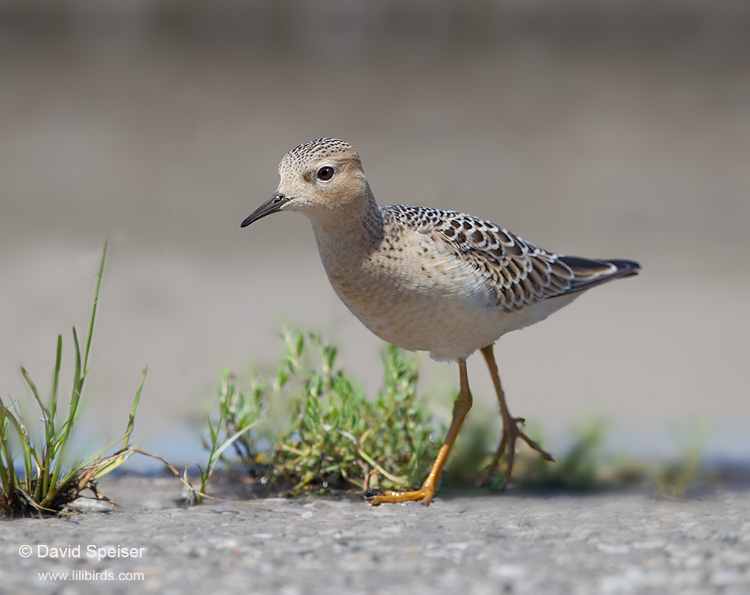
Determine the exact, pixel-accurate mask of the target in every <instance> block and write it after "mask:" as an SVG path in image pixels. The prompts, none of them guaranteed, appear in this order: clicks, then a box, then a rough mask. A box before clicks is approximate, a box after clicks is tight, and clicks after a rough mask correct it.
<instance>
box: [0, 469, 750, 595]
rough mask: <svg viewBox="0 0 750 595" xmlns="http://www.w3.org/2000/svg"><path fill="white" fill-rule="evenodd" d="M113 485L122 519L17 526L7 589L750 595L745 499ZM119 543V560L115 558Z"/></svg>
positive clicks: (6, 528) (0, 568)
mask: <svg viewBox="0 0 750 595" xmlns="http://www.w3.org/2000/svg"><path fill="white" fill-rule="evenodd" d="M100 487H101V488H102V490H103V491H104V492H105V493H106V494H108V495H110V496H112V497H114V498H115V499H117V501H118V503H119V505H120V506H119V508H118V510H117V511H115V512H111V513H87V514H79V513H74V514H71V515H68V516H67V517H66V518H56V519H49V520H44V521H39V520H36V519H23V520H15V521H9V522H5V523H3V526H2V532H1V533H0V559H2V564H0V585H2V588H0V591H2V592H8V593H27V592H48V593H65V594H68V593H89V592H103V591H106V592H113V593H126V592H132V591H136V590H137V591H139V592H146V593H204V592H208V591H210V592H211V593H288V594H307V593H311V594H314V593H325V594H326V595H331V594H334V593H347V594H356V593H384V594H385V593H387V594H389V595H390V594H392V593H394V592H398V591H402V592H416V593H423V592H430V593H459V592H463V593H487V594H495V593H604V594H618V593H660V594H662V593H681V594H682V593H723V594H740V593H749V592H750V499H749V498H748V494H747V492H746V491H744V490H719V491H716V492H713V493H710V494H705V495H702V496H700V497H698V498H692V499H688V500H684V501H672V500H666V499H664V498H661V497H658V496H655V495H653V494H645V493H614V494H601V495H593V496H585V497H582V496H572V495H559V496H539V495H531V496H530V495H518V494H513V493H509V494H506V495H500V494H487V493H486V492H478V493H476V494H462V495H450V494H448V495H443V496H442V497H439V498H438V499H437V500H436V501H435V502H434V503H433V504H432V505H431V506H430V507H429V508H425V507H423V506H420V505H418V504H410V505H399V506H381V507H377V508H375V507H370V506H368V505H367V504H365V503H364V502H362V501H360V500H359V499H354V498H350V499H343V500H341V499H340V500H336V499H302V500H285V499H266V500H245V501H209V502H208V503H206V504H204V505H201V506H196V507H193V508H189V509H185V508H181V507H179V506H178V505H176V504H175V498H176V497H177V496H178V495H179V486H178V485H177V484H176V483H175V482H174V481H172V480H164V479H143V478H136V479H133V478H118V479H113V480H107V481H106V482H105V481H103V482H102V485H101V486H100ZM24 545H26V546H30V547H29V548H27V549H26V550H25V551H24V550H23V549H22V546H24ZM67 547H69V548H70V549H69V550H68V552H67V555H66V557H62V554H65V553H66V552H65V550H64V548H67ZM111 547H114V548H116V549H115V551H114V554H115V556H114V557H109V556H108V555H107V554H111V553H113V552H111V551H110V552H107V551H104V550H103V549H102V548H111ZM52 548H60V549H59V550H57V553H59V554H60V557H57V558H54V557H52V554H53V553H55V550H53V549H52ZM29 552H30V555H29V556H28V557H23V556H22V555H21V554H22V553H29ZM126 553H127V554H128V557H124V554H126ZM44 554H47V555H46V556H45V555H44ZM43 572H50V573H52V572H60V573H66V572H67V573H68V579H67V580H63V579H61V578H59V577H58V578H56V579H55V578H46V579H45V578H43V577H41V576H40V575H39V573H43ZM74 573H75V574H74ZM120 573H123V574H120Z"/></svg>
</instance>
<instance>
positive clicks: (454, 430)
mask: <svg viewBox="0 0 750 595" xmlns="http://www.w3.org/2000/svg"><path fill="white" fill-rule="evenodd" d="M278 172H279V177H280V181H279V185H278V187H277V189H276V192H275V193H274V194H273V195H272V196H271V198H269V199H268V200H267V201H266V202H264V203H263V204H261V205H260V206H259V207H258V208H257V209H256V210H255V211H253V212H252V213H251V214H250V215H248V216H247V217H246V218H245V219H244V221H242V223H241V227H243V228H244V227H247V226H248V225H250V224H252V223H254V222H256V221H258V220H259V219H261V218H263V217H266V216H268V215H271V214H272V213H278V212H285V211H295V212H299V213H302V214H303V215H305V216H306V217H307V218H308V219H309V220H310V222H311V223H312V229H313V233H314V236H315V241H316V243H317V247H318V251H319V253H320V258H321V260H322V263H323V267H324V269H325V271H326V274H327V276H328V279H329V281H330V283H331V285H332V286H333V289H334V291H335V293H336V294H337V295H338V297H339V298H340V299H341V301H342V302H343V303H344V304H345V305H346V306H347V308H348V309H349V310H350V311H351V312H352V313H353V314H354V315H355V316H356V317H357V318H358V319H359V320H360V321H361V322H362V323H363V324H364V325H365V327H367V328H368V329H369V330H370V331H372V332H373V333H374V334H375V335H377V336H378V337H380V338H381V339H382V340H384V341H386V342H388V343H391V344H393V345H396V346H398V347H401V348H403V349H406V350H411V351H427V352H429V354H430V356H431V357H432V358H434V359H437V360H445V361H456V362H458V369H459V386H460V390H459V393H458V396H457V397H456V400H455V402H454V405H453V412H452V419H451V423H450V426H449V428H448V432H447V435H446V438H445V440H444V442H443V444H442V446H441V447H440V450H439V451H438V455H437V457H436V459H435V461H434V463H433V465H432V467H431V469H430V471H429V474H428V476H427V478H426V479H425V481H424V483H423V484H422V486H421V487H420V488H419V489H414V490H408V491H394V490H368V491H367V492H366V493H365V499H366V500H367V501H369V502H370V504H373V505H379V504H384V503H399V502H409V501H418V502H421V503H422V504H424V505H429V504H430V503H431V502H432V500H433V498H434V497H435V494H436V491H437V488H438V482H439V479H440V475H441V473H442V471H443V468H444V467H445V464H446V461H447V460H448V456H449V454H450V451H451V448H452V447H453V444H454V443H455V441H456V437H457V436H458V434H459V431H460V429H461V425H462V424H463V421H464V418H465V417H466V414H467V413H468V412H469V410H470V409H471V406H472V395H471V390H470V387H469V379H468V375H467V370H466V360H467V358H468V357H469V356H470V355H471V354H472V353H474V352H475V351H477V350H479V351H481V353H482V355H483V356H484V359H485V362H486V364H487V366H488V368H489V372H490V375H491V378H492V383H493V386H494V389H495V392H496V393H497V399H498V402H499V406H500V415H501V417H502V423H503V431H502V434H501V439H500V443H499V446H498V448H497V451H496V452H495V455H494V457H493V459H492V462H491V464H490V466H489V467H488V468H487V470H486V472H485V474H484V476H483V481H484V483H487V482H488V481H489V479H490V477H492V475H493V474H494V472H495V470H496V469H497V467H498V465H499V462H500V459H501V458H502V457H503V455H505V457H506V458H505V469H504V477H503V484H502V488H503V489H505V487H506V486H507V485H508V481H509V480H510V477H511V472H512V470H513V462H514V455H515V451H516V442H517V441H518V440H519V439H520V440H521V441H523V442H525V443H527V444H528V446H529V447H531V448H532V449H533V450H535V451H537V452H538V453H539V454H540V455H541V456H542V457H543V458H544V459H546V460H548V461H553V460H554V459H553V457H552V456H551V455H550V454H549V453H548V452H546V451H545V450H544V449H542V447H541V446H540V445H539V444H538V443H537V442H535V441H534V440H532V439H531V438H529V436H527V435H526V434H525V433H524V432H523V431H522V429H521V427H520V425H522V424H523V423H524V422H525V420H524V419H523V418H521V417H514V416H513V415H511V413H510V411H509V409H508V405H507V402H506V399H505V393H504V391H503V387H502V384H501V382H500V376H499V373H498V367H497V362H496V360H495V356H494V352H493V347H494V344H495V342H496V341H497V340H498V339H499V338H500V337H501V336H503V335H504V334H506V333H508V332H510V331H513V330H518V329H522V328H524V327H526V326H529V325H531V324H534V323H535V322H539V321H540V320H543V319H545V318H546V317H547V316H549V315H550V314H552V313H553V312H555V311H557V310H559V309H560V308H562V307H563V306H566V305H568V304H569V303H571V302H572V301H573V300H574V299H575V298H577V297H578V296H579V295H581V293H583V292H584V291H587V290H588V289H591V288H592V287H595V286H598V285H601V284H603V283H607V282H609V281H613V280H615V279H620V278H623V277H630V276H634V275H637V274H638V272H639V271H640V269H641V265H640V264H639V263H637V262H635V261H632V260H623V259H607V260H600V259H589V258H581V257H576V256H565V255H559V254H556V253H554V252H550V251H547V250H544V249H542V248H539V247H538V246H536V245H535V244H532V243H531V242H528V241H526V240H524V239H522V238H521V237H520V236H518V235H516V234H514V233H512V232H510V231H508V230H507V229H504V228H503V227H500V226H499V225H496V224H494V223H491V222H489V221H485V220H482V219H479V218H476V217H472V216H471V215H468V214H465V213H461V212H457V211H450V210H441V209H435V208H428V207H421V206H408V205H401V204H394V205H386V206H381V205H378V203H377V202H376V200H375V197H374V195H373V192H372V190H371V188H370V185H369V183H368V181H367V178H366V177H365V173H364V169H363V167H362V161H361V159H360V156H359V153H358V152H357V151H356V150H355V149H354V148H353V147H352V146H351V145H350V144H349V143H348V142H346V141H343V140H340V139H336V138H319V139H316V140H312V141H309V142H306V143H303V144H300V145H298V146H297V147H295V148H293V149H292V150H291V151H289V152H288V153H287V154H286V155H285V156H284V158H283V159H282V160H281V163H280V164H279V170H278Z"/></svg>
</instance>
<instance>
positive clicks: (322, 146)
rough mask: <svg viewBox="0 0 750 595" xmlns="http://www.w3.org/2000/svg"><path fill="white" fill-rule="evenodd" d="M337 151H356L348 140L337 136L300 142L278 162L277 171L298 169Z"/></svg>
mask: <svg viewBox="0 0 750 595" xmlns="http://www.w3.org/2000/svg"><path fill="white" fill-rule="evenodd" d="M338 153H356V151H355V150H354V147H352V146H351V145H350V144H349V143H348V142H346V141H343V140H340V139H338V138H318V139H316V140H311V141H308V142H306V143H302V144H301V145H298V146H296V147H294V148H293V149H292V150H291V151H289V152H288V153H287V154H286V155H285V156H284V159H282V160H281V163H280V164H279V171H281V170H284V169H299V168H300V167H304V166H305V165H308V164H311V163H315V162H317V161H320V160H321V159H323V158H324V157H329V156H330V155H336V154H338Z"/></svg>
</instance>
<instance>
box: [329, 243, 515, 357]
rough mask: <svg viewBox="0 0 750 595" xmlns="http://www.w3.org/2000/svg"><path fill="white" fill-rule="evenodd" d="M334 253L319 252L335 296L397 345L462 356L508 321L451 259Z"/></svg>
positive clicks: (498, 332)
mask: <svg viewBox="0 0 750 595" xmlns="http://www.w3.org/2000/svg"><path fill="white" fill-rule="evenodd" d="M335 256H336V255H335V254H330V253H328V254H323V253H322V254H321V257H322V259H323V265H324V267H325V269H326V273H327V274H328V278H329V280H330V282H331V285H332V286H333V288H334V290H335V291H336V293H337V295H338V296H339V298H341V300H342V301H343V302H344V304H346V306H347V307H348V308H349V310H351V312H352V313H353V314H354V315H355V316H356V317H357V318H358V319H359V320H360V321H361V322H362V323H363V324H364V325H365V326H366V327H367V328H368V329H369V330H371V331H372V332H373V333H375V334H376V335H377V336H378V337H380V338H381V339H383V340H384V341H387V342H388V343H392V344H394V345H397V346H399V347H402V348H403V349H409V350H413V351H429V352H430V355H431V356H432V357H434V358H436V359H457V358H466V357H468V356H469V355H470V354H471V353H472V352H474V351H475V350H476V349H479V348H480V347H484V346H486V345H489V344H491V343H492V342H493V341H495V339H497V338H498V337H499V336H500V335H501V334H503V332H506V328H505V327H506V326H508V325H509V324H511V323H512V321H511V320H510V318H509V317H508V316H506V315H505V314H504V313H503V312H502V311H499V310H498V309H496V308H494V307H492V305H491V304H490V296H489V293H488V291H487V289H486V287H485V286H484V284H482V283H480V282H479V281H478V280H477V281H473V280H467V277H466V275H465V274H457V271H455V270H454V268H455V263H454V262H451V261H448V262H449V263H450V266H448V265H447V264H446V263H445V262H443V260H442V259H440V258H435V259H429V260H427V261H426V260H425V259H424V258H420V256H419V254H418V253H417V254H416V255H415V254H411V255H410V254H408V251H402V252H400V253H398V252H397V253H394V254H387V253H383V252H382V251H380V252H378V253H376V254H374V255H371V256H368V257H365V258H356V259H353V258H350V256H351V254H348V255H347V254H342V255H340V258H336V257H335ZM507 330H511V329H510V328H508V329H507Z"/></svg>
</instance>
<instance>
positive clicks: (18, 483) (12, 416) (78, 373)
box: [0, 243, 146, 518]
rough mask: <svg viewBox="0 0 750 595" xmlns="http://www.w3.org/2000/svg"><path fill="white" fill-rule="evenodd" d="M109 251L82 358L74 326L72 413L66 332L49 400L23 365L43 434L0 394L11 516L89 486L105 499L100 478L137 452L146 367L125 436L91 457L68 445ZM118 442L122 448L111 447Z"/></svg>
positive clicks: (1, 504) (1, 477)
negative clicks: (63, 406)
mask: <svg viewBox="0 0 750 595" xmlns="http://www.w3.org/2000/svg"><path fill="white" fill-rule="evenodd" d="M106 255H107V244H106V243H105V244H104V249H103V251H102V259H101V263H100V265H99V271H98V273H97V281H96V290H95V293H94V303H93V306H92V308H91V320H90V322H89V330H88V336H87V339H86V345H85V350H84V352H83V357H81V349H80V345H79V342H78V334H77V333H76V330H75V328H74V329H73V347H74V349H75V355H76V357H75V369H74V374H73V387H72V391H71V396H70V404H69V406H68V410H67V413H62V412H60V411H58V403H59V380H60V367H61V360H62V335H58V337H57V350H56V355H55V367H54V372H53V375H52V388H51V391H50V397H49V399H48V401H47V402H46V404H45V402H44V401H43V400H42V398H41V396H40V394H39V391H38V390H37V387H36V385H35V384H34V382H33V381H32V380H31V378H30V377H29V374H28V373H27V372H26V370H25V369H24V368H21V374H22V375H23V377H24V379H25V380H26V383H27V384H28V386H29V389H30V390H31V394H32V395H33V397H34V401H35V402H36V406H37V407H38V408H39V411H40V413H41V425H42V430H43V431H42V433H41V437H35V436H34V435H33V433H32V432H30V430H29V423H28V422H27V420H26V419H24V416H23V415H22V414H21V413H20V412H19V409H18V406H17V404H16V403H15V402H11V403H9V404H7V405H6V403H5V402H3V400H2V398H0V512H2V513H4V514H5V515H6V516H8V517H11V518H13V517H17V516H33V515H36V516H46V515H51V514H56V513H59V512H60V511H62V510H64V509H65V507H66V505H67V504H69V503H70V502H72V501H73V500H75V499H76V498H78V496H79V495H80V494H81V492H82V491H84V490H86V489H89V490H91V491H92V492H93V493H94V495H95V496H96V497H97V498H100V497H101V495H100V494H99V493H98V491H97V489H96V480H97V479H99V478H101V477H103V476H104V475H106V474H107V473H109V472H111V471H113V470H114V469H116V468H117V467H119V466H120V465H122V464H123V463H124V462H125V461H126V460H127V459H128V458H130V456H132V455H133V454H134V450H132V447H133V445H132V442H131V435H132V433H133V424H134V423H135V412H136V409H137V407H138V402H139V401H140V398H141V391H142V390H143V383H144V381H145V378H146V371H145V370H144V371H143V376H142V377H141V382H140V385H139V387H138V390H137V391H136V394H135V399H134V400H133V407H132V411H131V413H130V418H129V420H128V425H127V428H126V430H125V432H124V433H123V435H122V436H121V437H120V438H118V439H117V440H116V441H115V442H113V443H112V444H110V445H108V446H106V447H104V448H102V449H100V450H99V451H97V452H96V453H94V454H93V455H91V456H89V457H85V458H80V459H77V460H75V461H73V462H71V463H69V462H67V460H66V450H67V448H68V445H69V443H70V438H71V435H72V432H73V430H74V427H75V424H76V422H77V421H78V415H79V413H80V410H81V396H82V394H83V385H84V381H85V380H86V376H87V374H88V359H89V353H90V351H91V339H92V336H93V332H94V321H95V320H96V308H97V304H98V302H99V288H100V286H101V281H102V274H103V272H104V262H105V259H106ZM118 444H119V448H117V450H116V451H114V452H110V451H112V450H113V449H114V448H116V447H117V445H118ZM18 459H20V465H19V466H20V474H19V472H18V471H17V468H16V462H17V460H18Z"/></svg>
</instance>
